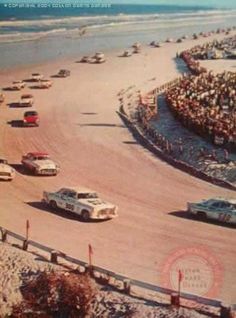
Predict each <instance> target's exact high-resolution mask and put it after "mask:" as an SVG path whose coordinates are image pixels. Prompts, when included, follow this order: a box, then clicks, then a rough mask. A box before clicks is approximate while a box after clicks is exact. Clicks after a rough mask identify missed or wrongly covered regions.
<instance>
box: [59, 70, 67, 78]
mask: <svg viewBox="0 0 236 318" xmlns="http://www.w3.org/2000/svg"><path fill="white" fill-rule="evenodd" d="M57 76H58V77H68V76H70V71H69V70H60V71H59V72H58V74H57Z"/></svg>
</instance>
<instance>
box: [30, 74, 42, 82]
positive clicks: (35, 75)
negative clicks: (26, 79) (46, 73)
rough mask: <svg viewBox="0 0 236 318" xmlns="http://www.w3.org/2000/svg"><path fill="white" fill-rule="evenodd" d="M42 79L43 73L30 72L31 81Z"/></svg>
mask: <svg viewBox="0 0 236 318" xmlns="http://www.w3.org/2000/svg"><path fill="white" fill-rule="evenodd" d="M42 79H43V75H42V74H40V73H33V74H32V81H35V82H37V81H40V80H42Z"/></svg>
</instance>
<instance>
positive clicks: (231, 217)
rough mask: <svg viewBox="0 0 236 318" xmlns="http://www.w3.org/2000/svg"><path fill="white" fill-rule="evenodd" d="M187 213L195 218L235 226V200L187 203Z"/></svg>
mask: <svg viewBox="0 0 236 318" xmlns="http://www.w3.org/2000/svg"><path fill="white" fill-rule="evenodd" d="M187 206H188V212H189V213H191V214H193V215H195V216H196V217H198V218H200V219H202V220H207V219H213V220H218V221H221V222H226V223H233V224H236V199H224V198H212V199H209V200H203V201H201V202H199V203H188V204H187Z"/></svg>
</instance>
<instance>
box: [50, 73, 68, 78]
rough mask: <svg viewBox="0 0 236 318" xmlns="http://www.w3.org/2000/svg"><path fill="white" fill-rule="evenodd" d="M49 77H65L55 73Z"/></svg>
mask: <svg viewBox="0 0 236 318" xmlns="http://www.w3.org/2000/svg"><path fill="white" fill-rule="evenodd" d="M50 77H51V78H65V77H64V76H60V75H57V74H54V75H51V76H50Z"/></svg>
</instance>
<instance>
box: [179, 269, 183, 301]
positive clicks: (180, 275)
mask: <svg viewBox="0 0 236 318" xmlns="http://www.w3.org/2000/svg"><path fill="white" fill-rule="evenodd" d="M183 278H184V275H183V273H182V271H181V270H180V269H179V270H178V294H179V296H180V287H181V282H182V280H183Z"/></svg>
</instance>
